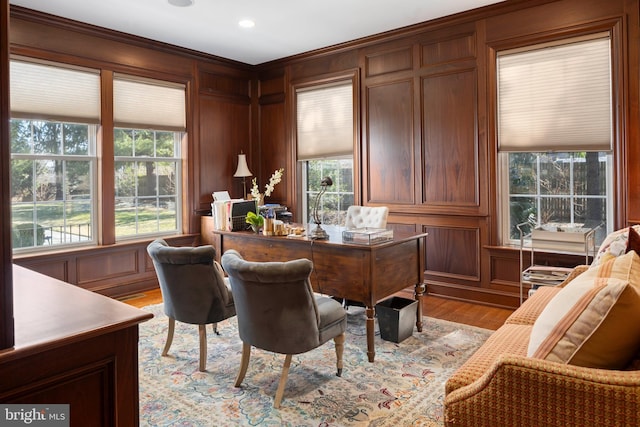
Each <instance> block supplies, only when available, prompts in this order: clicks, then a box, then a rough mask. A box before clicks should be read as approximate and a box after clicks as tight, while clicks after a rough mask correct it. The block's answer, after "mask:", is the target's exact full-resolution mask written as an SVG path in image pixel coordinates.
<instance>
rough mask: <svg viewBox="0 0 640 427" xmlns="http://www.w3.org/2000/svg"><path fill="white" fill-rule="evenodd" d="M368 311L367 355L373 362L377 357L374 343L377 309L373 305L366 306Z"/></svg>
mask: <svg viewBox="0 0 640 427" xmlns="http://www.w3.org/2000/svg"><path fill="white" fill-rule="evenodd" d="M365 311H366V313H367V356H369V362H371V363H373V359H374V358H375V357H376V350H375V347H374V344H373V337H374V335H375V320H374V319H375V309H374V308H373V307H367V308H366V310H365Z"/></svg>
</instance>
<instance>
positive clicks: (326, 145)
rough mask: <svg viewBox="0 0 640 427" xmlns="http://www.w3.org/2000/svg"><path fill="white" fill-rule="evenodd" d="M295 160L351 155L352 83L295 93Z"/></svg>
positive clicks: (317, 87) (306, 89)
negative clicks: (296, 135)
mask: <svg viewBox="0 0 640 427" xmlns="http://www.w3.org/2000/svg"><path fill="white" fill-rule="evenodd" d="M296 95H297V97H296V101H297V102H296V115H297V129H298V160H313V159H321V158H330V157H344V156H352V155H353V132H354V130H353V88H352V83H351V81H349V82H346V83H344V82H342V83H339V84H332V85H326V86H321V87H319V86H314V87H313V88H305V89H298V90H297V92H296Z"/></svg>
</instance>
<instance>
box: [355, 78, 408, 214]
mask: <svg viewBox="0 0 640 427" xmlns="http://www.w3.org/2000/svg"><path fill="white" fill-rule="evenodd" d="M413 92H414V88H413V83H412V81H399V82H391V83H388V84H384V85H378V86H371V87H368V88H367V98H366V99H367V100H366V109H367V117H366V121H367V141H366V148H365V150H364V151H365V153H366V156H367V157H366V158H365V159H364V161H365V162H366V163H367V168H366V170H367V173H368V175H367V176H366V177H365V178H364V185H366V188H367V191H366V195H367V200H366V202H367V203H392V204H413V203H414V202H415V196H414V194H415V181H414V177H415V170H414V159H415V154H414V139H413V99H414V98H413Z"/></svg>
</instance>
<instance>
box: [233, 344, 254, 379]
mask: <svg viewBox="0 0 640 427" xmlns="http://www.w3.org/2000/svg"><path fill="white" fill-rule="evenodd" d="M249 359H251V344H247V343H246V342H245V343H242V360H241V361H240V371H239V372H238V376H237V377H236V383H235V384H234V387H240V384H242V380H244V376H245V375H246V374H247V368H248V367H249Z"/></svg>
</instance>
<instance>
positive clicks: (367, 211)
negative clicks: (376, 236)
mask: <svg viewBox="0 0 640 427" xmlns="http://www.w3.org/2000/svg"><path fill="white" fill-rule="evenodd" d="M388 216H389V208H388V207H386V206H375V207H373V206H355V205H354V206H349V207H348V208H347V218H346V221H345V227H346V228H348V229H351V228H386V227H387V217H388Z"/></svg>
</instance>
